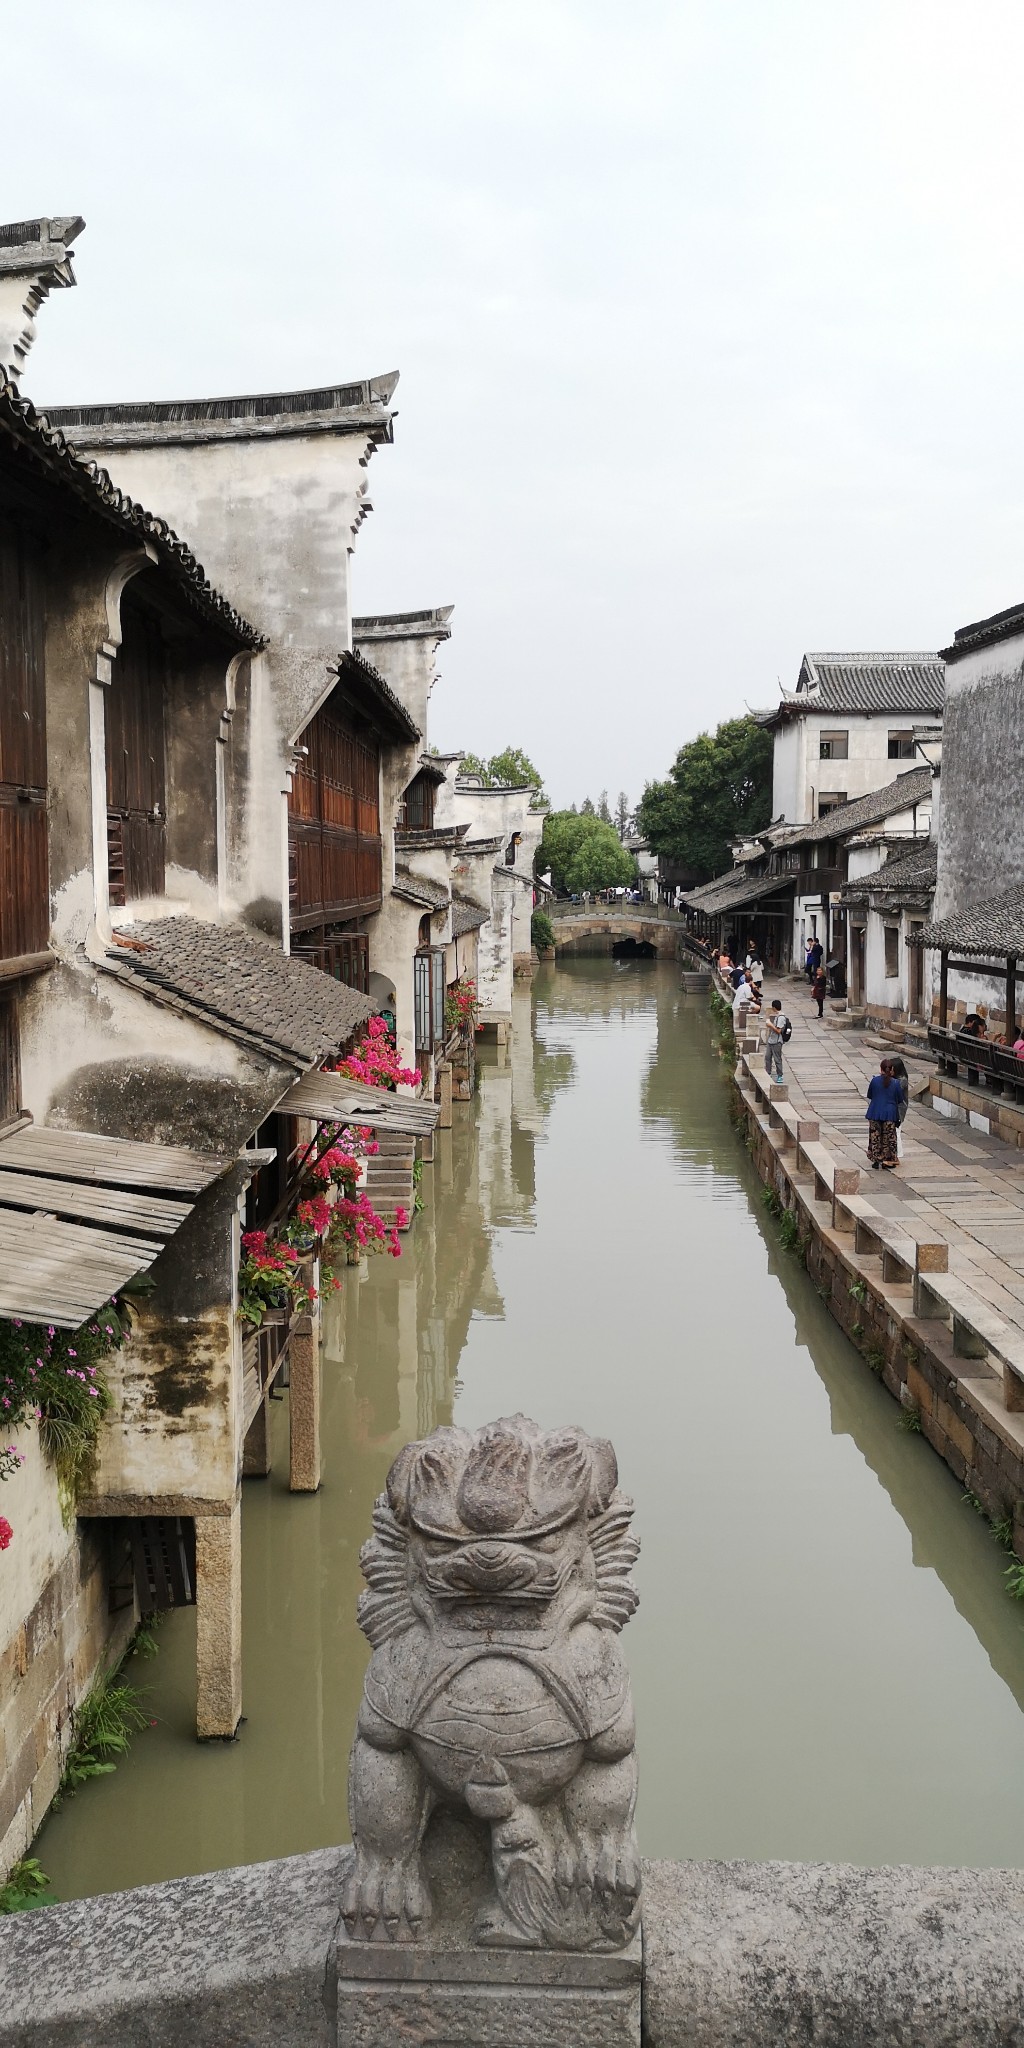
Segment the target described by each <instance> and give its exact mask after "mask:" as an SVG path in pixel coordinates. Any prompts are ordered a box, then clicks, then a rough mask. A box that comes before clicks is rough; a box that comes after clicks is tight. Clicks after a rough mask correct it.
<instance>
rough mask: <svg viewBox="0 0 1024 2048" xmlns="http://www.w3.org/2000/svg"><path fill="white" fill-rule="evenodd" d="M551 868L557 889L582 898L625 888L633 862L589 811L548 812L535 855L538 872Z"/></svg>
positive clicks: (632, 875) (632, 877) (609, 828)
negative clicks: (588, 893)
mask: <svg viewBox="0 0 1024 2048" xmlns="http://www.w3.org/2000/svg"><path fill="white" fill-rule="evenodd" d="M547 868H550V870H551V880H552V882H553V884H554V886H555V888H556V889H567V890H568V891H569V893H570V895H573V896H577V895H582V893H583V891H584V890H585V889H590V890H594V889H615V888H626V887H628V885H629V883H630V882H632V881H634V880H635V877H636V862H635V861H634V859H633V857H632V855H631V854H628V853H627V852H626V850H625V848H624V847H623V846H621V845H620V843H619V840H618V838H617V836H616V833H615V829H614V827H613V826H611V825H605V824H602V822H601V819H600V818H598V817H595V815H594V813H593V812H592V811H590V812H583V811H579V812H577V811H549V812H548V815H547V818H546V819H545V821H544V836H543V838H542V840H541V843H540V846H539V848H538V851H537V870H538V873H541V874H543V872H544V871H545V869H547Z"/></svg>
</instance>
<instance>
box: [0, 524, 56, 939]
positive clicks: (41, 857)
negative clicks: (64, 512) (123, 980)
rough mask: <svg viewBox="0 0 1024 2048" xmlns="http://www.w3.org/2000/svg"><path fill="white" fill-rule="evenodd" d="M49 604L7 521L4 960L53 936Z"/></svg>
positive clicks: (0, 543) (3, 553)
mask: <svg viewBox="0 0 1024 2048" xmlns="http://www.w3.org/2000/svg"><path fill="white" fill-rule="evenodd" d="M43 600H44V586H43V576H42V569H41V564H40V560H39V556H38V553H37V551H36V548H35V546H34V544H33V543H32V541H31V540H30V539H29V538H28V537H27V536H26V535H25V534H24V533H22V532H21V531H19V530H18V529H17V528H16V527H15V526H13V525H12V524H11V523H9V522H7V521H0V960H15V959H20V958H23V957H25V956H28V957H29V958H31V957H32V956H33V955H35V954H39V953H42V952H44V951H45V949H46V943H47V940H48V938H49V934H50V890H49V864H48V859H47V836H46V685H45V669H44V655H43V644H44V643H43Z"/></svg>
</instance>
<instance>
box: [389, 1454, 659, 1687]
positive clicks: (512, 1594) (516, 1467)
mask: <svg viewBox="0 0 1024 2048" xmlns="http://www.w3.org/2000/svg"><path fill="white" fill-rule="evenodd" d="M632 1514H633V1503H632V1501H630V1500H628V1499H627V1498H626V1496H625V1495H624V1494H622V1493H620V1492H619V1490H618V1467H617V1465H616V1460H615V1452H614V1450H613V1449H612V1446H611V1444H610V1443H608V1442H607V1441H606V1440H605V1439H604V1438H601V1437H591V1436H588V1435H587V1434H586V1431H585V1430H582V1429H577V1428H567V1429H557V1430H542V1429H540V1428H538V1426H537V1424H536V1423H535V1422H531V1421H530V1420H529V1418H528V1417H527V1416H525V1415H511V1416H503V1417H502V1418H501V1419H500V1420H499V1421H498V1422H492V1423H488V1424H487V1425H486V1427H485V1428H483V1429H478V1430H465V1429H451V1428H446V1429H436V1430H435V1431H434V1433H433V1435H432V1436H429V1437H426V1438H425V1439H423V1441H422V1442H419V1443H411V1444H407V1445H406V1446H405V1449H404V1450H402V1451H400V1452H399V1454H398V1457H397V1458H396V1459H395V1462H394V1464H393V1465H392V1467H391V1470H390V1472H389V1473H388V1477H387V1490H386V1492H385V1493H383V1494H381V1495H380V1497H379V1499H378V1500H377V1502H376V1505H375V1508H374V1515H373V1527H374V1533H373V1536H372V1538H371V1539H370V1541H369V1543H367V1544H365V1545H364V1547H363V1550H362V1552H361V1553H360V1563H361V1565H362V1569H363V1575H364V1577H365V1579H366V1582H367V1591H366V1592H365V1593H363V1594H362V1595H361V1597H360V1600H359V1607H358V1615H359V1625H360V1627H361V1628H362V1630H363V1633H364V1634H365V1635H366V1636H367V1637H368V1638H369V1641H370V1642H371V1643H372V1644H373V1645H374V1647H376V1646H377V1644H378V1643H382V1642H385V1641H387V1640H389V1639H390V1638H391V1637H393V1636H396V1635H400V1634H402V1633H403V1632H404V1631H405V1629H407V1628H409V1627H411V1626H412V1625H413V1623H414V1621H415V1620H416V1619H417V1617H419V1618H420V1619H431V1618H436V1617H440V1618H442V1619H443V1620H444V1621H446V1622H447V1623H448V1624H449V1625H453V1626H455V1627H457V1628H458V1629H459V1630H462V1631H469V1632H473V1631H477V1632H479V1631H493V1630H494V1629H506V1630H507V1629H510V1628H511V1629H514V1630H516V1631H519V1630H523V1629H525V1630H534V1629H538V1628H543V1629H546V1628H548V1627H549V1626H550V1624H551V1621H552V1619H553V1618H554V1617H555V1616H556V1615H557V1616H558V1618H559V1620H560V1622H561V1624H562V1626H566V1625H572V1624H573V1623H575V1622H577V1621H579V1620H581V1619H583V1618H586V1619H588V1620H589V1621H591V1622H593V1623H594V1624H595V1625H596V1626H598V1627H600V1628H606V1629H616V1630H617V1629H621V1628H622V1627H623V1625H624V1623H625V1622H627V1621H628V1620H629V1617H630V1615H631V1614H632V1613H633V1610H634V1608H635V1607H636V1605H637V1599H638V1595H637V1592H636V1588H635V1587H634V1586H633V1585H632V1584H631V1583H630V1580H629V1571H630V1568H631V1566H632V1565H633V1564H634V1563H635V1561H636V1558H637V1556H638V1554H639V1548H640V1546H639V1544H638V1542H637V1540H636V1538H635V1537H634V1536H633V1535H632V1534H631V1533H630V1527H629V1525H630V1521H631V1519H632Z"/></svg>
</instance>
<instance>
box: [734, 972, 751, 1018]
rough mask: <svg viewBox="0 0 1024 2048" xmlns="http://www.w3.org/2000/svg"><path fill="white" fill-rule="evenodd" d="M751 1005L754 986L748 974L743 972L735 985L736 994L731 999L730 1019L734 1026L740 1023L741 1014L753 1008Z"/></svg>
mask: <svg viewBox="0 0 1024 2048" xmlns="http://www.w3.org/2000/svg"><path fill="white" fill-rule="evenodd" d="M753 1004H754V984H753V982H752V981H751V979H750V975H749V973H746V972H745V973H744V975H743V979H742V981H741V982H739V983H738V985H737V988H736V994H735V995H734V996H733V999H732V1018H733V1025H734V1026H735V1025H736V1024H738V1023H739V1022H740V1021H741V1018H742V1015H743V1012H744V1011H745V1010H749V1009H750V1008H751V1007H752V1006H753Z"/></svg>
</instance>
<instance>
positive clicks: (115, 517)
mask: <svg viewBox="0 0 1024 2048" xmlns="http://www.w3.org/2000/svg"><path fill="white" fill-rule="evenodd" d="M0 427H3V428H5V429H6V430H7V432H8V433H9V434H10V435H11V436H12V438H13V439H14V440H15V441H17V442H18V443H20V445H21V446H22V447H24V448H25V449H26V450H27V451H28V452H29V453H31V454H32V455H33V456H34V457H35V458H36V460H37V461H38V462H40V463H42V464H43V466H44V467H45V468H46V469H47V470H48V471H49V472H50V474H51V476H53V477H54V479H55V480H56V481H57V482H58V483H60V484H61V485H63V486H64V487H65V488H66V489H68V490H69V491H71V492H73V494H74V495H75V496H76V497H77V498H79V499H81V500H83V501H84V502H85V504H86V505H88V506H91V507H92V509H93V510H94V511H95V512H96V513H98V514H99V515H100V516H101V517H103V518H106V519H108V520H111V521H112V522H113V523H114V524H115V525H116V526H119V527H120V528H121V529H122V530H123V531H124V532H126V533H128V534H129V535H130V536H131V537H132V538H133V539H134V538H135V537H136V536H137V535H139V534H141V535H143V536H144V537H145V539H146V540H148V541H151V542H152V543H153V545H154V547H155V548H156V552H157V555H158V557H159V560H160V562H161V565H162V566H163V567H164V568H166V569H167V570H168V571H169V572H170V574H171V576H172V577H173V578H174V579H175V581H176V582H178V583H179V584H181V585H182V586H183V588H184V590H185V593H186V595H187V597H188V598H189V601H190V602H191V603H192V604H193V605H194V607H195V609H196V610H197V611H199V612H202V613H203V614H204V615H205V616H206V617H207V618H208V619H211V620H213V621H214V622H215V623H216V624H217V625H218V626H219V627H220V628H221V630H222V631H224V632H226V633H228V634H229V635H230V637H231V638H232V639H233V640H235V641H236V642H237V643H239V644H240V645H241V646H243V647H254V648H255V647H262V646H263V644H264V642H263V639H262V637H261V635H260V634H259V633H258V632H257V631H256V628H255V626H250V625H249V623H248V621H247V620H246V619H243V618H242V616H241V614H240V613H239V612H236V611H235V609H234V606H233V605H231V604H229V603H228V601H227V599H226V598H224V597H221V596H220V594H219V592H218V591H216V590H215V589H214V587H213V585H212V583H211V582H210V580H209V578H208V577H207V575H206V574H205V572H204V570H203V568H202V565H201V563H199V562H197V561H196V558H195V556H194V554H193V553H192V550H191V548H188V547H186V545H185V542H184V541H183V540H179V539H178V536H177V534H176V533H174V532H172V530H171V528H170V527H169V526H168V524H167V522H166V520H164V519H157V518H156V517H155V516H154V514H153V513H152V512H147V511H145V510H144V508H143V507H142V506H141V505H137V504H136V502H135V500H134V498H129V497H128V496H127V495H126V493H125V492H124V491H119V490H118V489H117V486H116V485H115V484H113V483H112V482H111V480H110V478H109V476H108V475H107V472H106V470H105V469H100V468H99V467H98V465H97V464H96V463H95V462H90V461H89V460H87V458H86V457H85V456H83V455H79V454H78V453H77V451H76V450H75V449H74V448H72V446H71V444H70V442H69V441H68V440H66V439H65V436H64V435H63V433H60V432H59V431H58V430H57V429H56V428H55V427H53V425H52V424H51V422H50V421H49V420H48V419H47V418H46V417H45V415H44V414H42V413H39V412H37V411H36V409H35V407H34V406H33V405H31V404H30V403H29V400H28V399H27V398H22V397H21V395H20V393H19V391H18V388H17V385H16V384H12V383H11V382H10V380H9V378H7V377H6V376H5V375H4V373H3V371H2V370H0Z"/></svg>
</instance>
